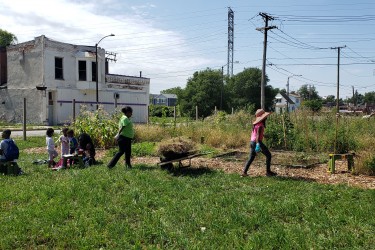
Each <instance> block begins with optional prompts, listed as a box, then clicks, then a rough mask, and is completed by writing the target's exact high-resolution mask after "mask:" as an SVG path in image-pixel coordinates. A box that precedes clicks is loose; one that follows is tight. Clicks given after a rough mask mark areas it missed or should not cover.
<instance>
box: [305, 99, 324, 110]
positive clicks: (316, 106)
mask: <svg viewBox="0 0 375 250" xmlns="http://www.w3.org/2000/svg"><path fill="white" fill-rule="evenodd" d="M302 106H303V107H306V108H308V109H310V110H311V111H313V112H318V111H320V110H321V109H322V106H323V103H322V101H321V100H319V99H314V100H306V101H303V102H302Z"/></svg>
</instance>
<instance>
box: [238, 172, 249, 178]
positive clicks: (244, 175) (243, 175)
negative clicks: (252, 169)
mask: <svg viewBox="0 0 375 250" xmlns="http://www.w3.org/2000/svg"><path fill="white" fill-rule="evenodd" d="M240 176H241V177H247V176H249V175H248V174H246V173H242V174H240Z"/></svg>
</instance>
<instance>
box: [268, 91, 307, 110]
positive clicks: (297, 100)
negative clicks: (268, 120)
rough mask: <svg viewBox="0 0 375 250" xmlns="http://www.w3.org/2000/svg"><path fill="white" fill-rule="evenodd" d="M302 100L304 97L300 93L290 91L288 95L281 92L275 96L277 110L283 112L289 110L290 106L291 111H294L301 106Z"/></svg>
mask: <svg viewBox="0 0 375 250" xmlns="http://www.w3.org/2000/svg"><path fill="white" fill-rule="evenodd" d="M301 101H302V99H301V97H300V96H299V95H296V94H292V93H290V94H289V96H288V95H287V94H285V93H282V92H280V93H278V94H277V95H276V96H275V112H276V113H277V114H281V113H284V112H287V109H288V108H289V112H293V111H295V110H297V109H298V108H299V107H300V106H301ZM287 102H288V104H287Z"/></svg>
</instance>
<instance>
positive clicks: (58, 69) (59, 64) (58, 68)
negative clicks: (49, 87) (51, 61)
mask: <svg viewBox="0 0 375 250" xmlns="http://www.w3.org/2000/svg"><path fill="white" fill-rule="evenodd" d="M63 72H64V70H63V59H62V58H61V57H55V79H58V80H64V74H63Z"/></svg>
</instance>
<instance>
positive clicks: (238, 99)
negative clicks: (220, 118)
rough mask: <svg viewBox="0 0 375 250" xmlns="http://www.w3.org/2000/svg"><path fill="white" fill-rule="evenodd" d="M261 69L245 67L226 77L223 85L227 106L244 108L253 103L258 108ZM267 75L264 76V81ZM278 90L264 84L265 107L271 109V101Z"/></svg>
mask: <svg viewBox="0 0 375 250" xmlns="http://www.w3.org/2000/svg"><path fill="white" fill-rule="evenodd" d="M261 78H262V71H261V70H260V69H258V68H247V69H244V70H243V71H242V72H240V73H238V74H236V75H235V76H234V77H232V78H230V79H228V84H227V85H226V86H225V87H226V91H225V93H228V97H229V106H230V107H234V108H236V109H244V108H246V107H248V106H249V105H254V106H255V108H256V109H258V108H260V106H261V105H260V99H261V97H260V92H261V89H260V88H261ZM267 82H268V77H267V76H266V83H267ZM278 91H279V90H278V89H273V88H272V86H270V85H266V86H265V108H266V109H267V110H271V109H272V107H273V101H274V99H275V96H276V94H277V92H278Z"/></svg>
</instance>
